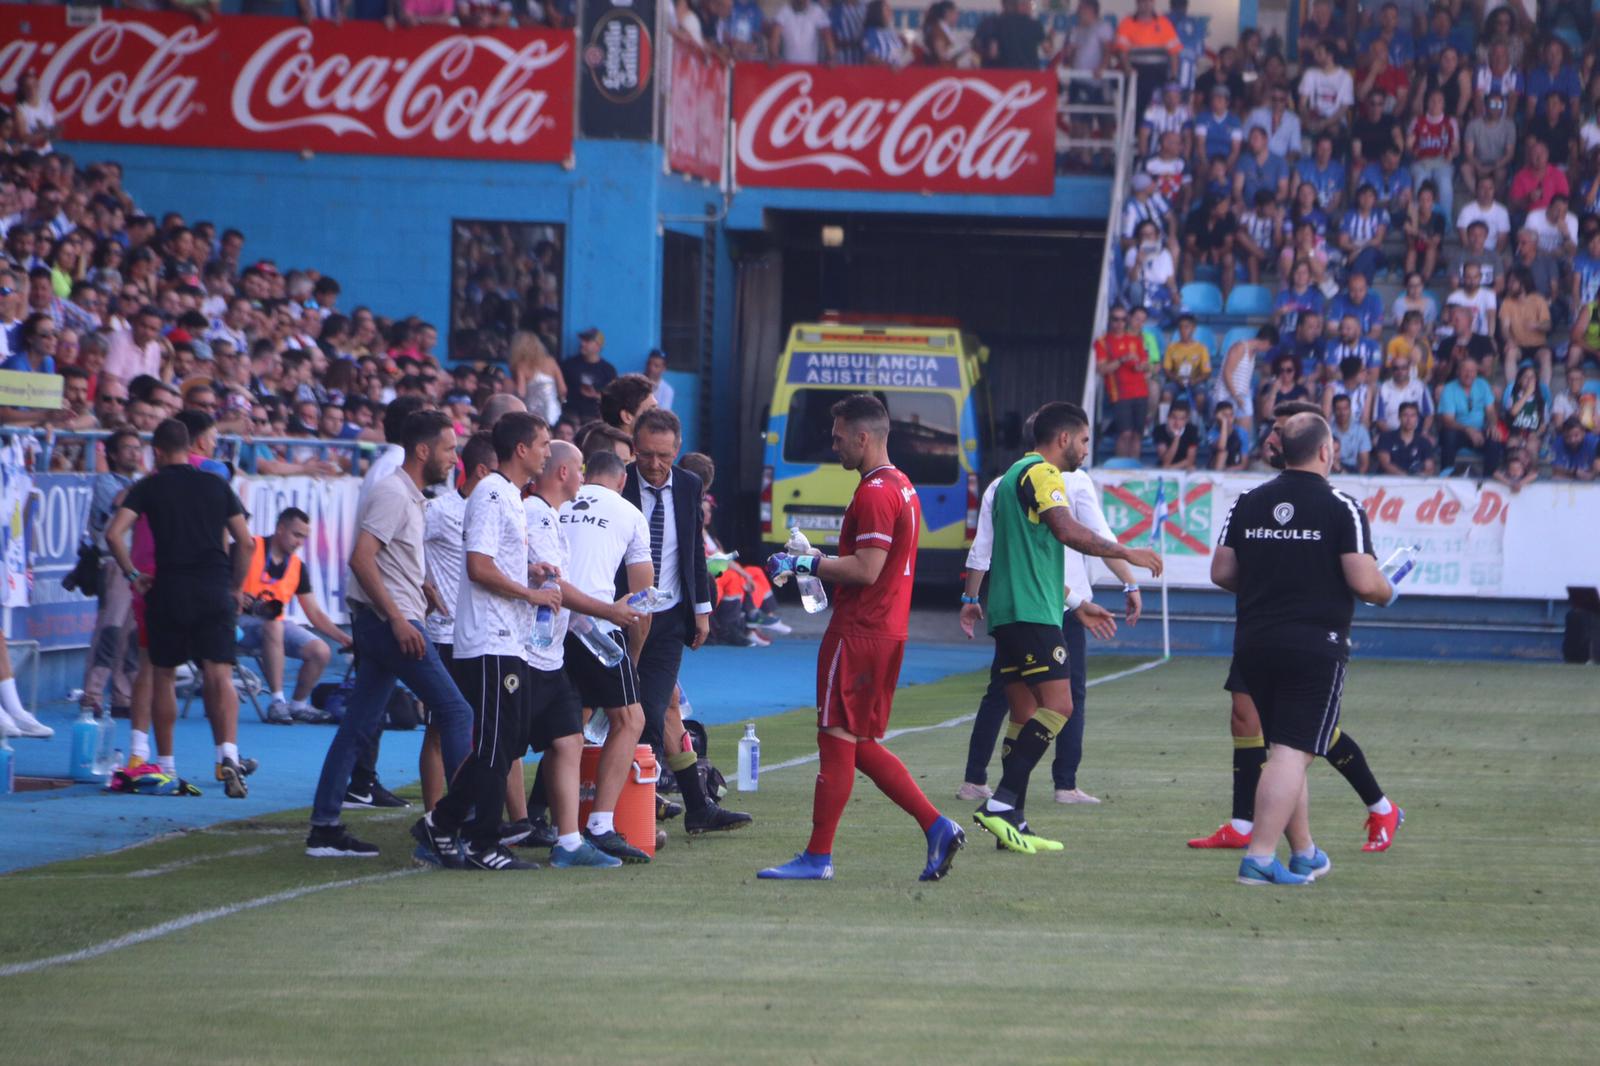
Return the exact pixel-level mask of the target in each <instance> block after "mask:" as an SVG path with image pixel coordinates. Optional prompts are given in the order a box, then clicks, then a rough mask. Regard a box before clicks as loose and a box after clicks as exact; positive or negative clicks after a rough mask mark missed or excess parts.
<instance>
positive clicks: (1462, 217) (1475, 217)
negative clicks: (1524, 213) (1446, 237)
mask: <svg viewBox="0 0 1600 1066" xmlns="http://www.w3.org/2000/svg"><path fill="white" fill-rule="evenodd" d="M1494 191H1495V179H1494V178H1492V177H1489V176H1488V175H1480V176H1479V177H1478V195H1477V197H1476V199H1474V200H1473V201H1472V202H1471V203H1470V204H1467V205H1466V206H1465V207H1463V208H1462V209H1461V212H1460V214H1458V215H1456V234H1457V236H1458V237H1460V239H1461V242H1462V243H1463V244H1465V243H1466V242H1467V231H1468V230H1469V229H1471V228H1472V224H1473V223H1474V222H1481V223H1483V225H1484V226H1485V228H1486V229H1487V230H1488V238H1487V240H1486V242H1485V243H1486V246H1487V247H1488V248H1490V249H1492V250H1494V251H1496V252H1499V251H1503V250H1504V249H1505V246H1506V238H1507V237H1509V236H1510V235H1511V213H1510V212H1509V211H1507V210H1506V207H1505V205H1504V204H1502V203H1500V202H1499V201H1497V200H1496V199H1495V198H1494Z"/></svg>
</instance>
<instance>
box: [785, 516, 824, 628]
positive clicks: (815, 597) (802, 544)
mask: <svg viewBox="0 0 1600 1066" xmlns="http://www.w3.org/2000/svg"><path fill="white" fill-rule="evenodd" d="M783 547H784V550H785V551H787V552H789V553H790V554H791V555H810V554H811V542H810V541H809V540H807V539H806V535H805V534H804V533H802V532H800V527H799V526H790V527H789V542H788V543H787V544H785V545H784V546H783ZM795 587H796V588H798V589H799V590H800V606H801V607H804V608H805V611H806V614H816V613H817V612H818V611H825V610H827V609H828V590H827V589H825V588H823V586H822V579H821V578H820V577H818V576H817V575H816V574H796V575H795Z"/></svg>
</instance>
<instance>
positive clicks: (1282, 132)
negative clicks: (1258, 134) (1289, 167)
mask: <svg viewBox="0 0 1600 1066" xmlns="http://www.w3.org/2000/svg"><path fill="white" fill-rule="evenodd" d="M1245 129H1246V130H1247V131H1252V130H1261V131H1262V132H1264V133H1265V134H1266V135H1267V150H1268V151H1270V152H1271V153H1272V154H1273V155H1275V156H1278V157H1279V158H1281V159H1285V160H1289V161H1291V162H1292V161H1293V160H1295V159H1298V158H1299V156H1300V139H1301V136H1302V134H1301V131H1300V116H1299V115H1297V114H1295V113H1294V111H1293V110H1292V109H1291V108H1290V106H1289V90H1288V89H1286V88H1282V87H1278V88H1274V89H1272V90H1271V91H1270V92H1269V93H1268V94H1267V103H1265V104H1263V105H1262V106H1260V107H1258V108H1256V109H1255V110H1254V111H1252V112H1250V117H1249V118H1248V119H1246V120H1245Z"/></svg>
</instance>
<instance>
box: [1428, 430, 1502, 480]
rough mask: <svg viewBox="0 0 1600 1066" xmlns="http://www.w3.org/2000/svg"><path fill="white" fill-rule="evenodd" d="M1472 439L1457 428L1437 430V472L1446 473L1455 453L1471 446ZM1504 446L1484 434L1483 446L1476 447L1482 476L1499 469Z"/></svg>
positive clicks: (1454, 462)
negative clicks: (1481, 465) (1481, 460)
mask: <svg viewBox="0 0 1600 1066" xmlns="http://www.w3.org/2000/svg"><path fill="white" fill-rule="evenodd" d="M1471 447H1472V441H1471V440H1470V439H1468V437H1467V435H1466V434H1465V433H1463V432H1461V431H1460V430H1459V429H1441V430H1439V473H1440V474H1445V475H1448V474H1449V473H1450V469H1451V467H1453V466H1455V465H1456V453H1457V452H1459V451H1461V450H1462V449H1463V448H1471ZM1505 449H1506V446H1505V445H1504V444H1501V443H1500V442H1499V441H1497V440H1495V439H1494V437H1493V436H1491V435H1490V434H1487V433H1486V434H1484V439H1483V447H1481V448H1478V449H1476V450H1477V452H1478V454H1479V455H1481V456H1483V476H1484V477H1488V476H1489V475H1491V474H1493V473H1494V472H1495V471H1496V470H1499V469H1500V457H1501V455H1503V454H1504V453H1505Z"/></svg>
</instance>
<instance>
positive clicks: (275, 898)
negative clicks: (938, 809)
mask: <svg viewBox="0 0 1600 1066" xmlns="http://www.w3.org/2000/svg"><path fill="white" fill-rule="evenodd" d="M421 872H422V871H421V869H420V868H413V869H409V870H391V871H389V872H388V873H385V874H373V875H371V876H369V877H352V878H349V879H348V880H345V881H328V882H325V883H323V884H320V885H303V886H301V887H300V888H291V889H288V890H286V891H283V892H274V893H273V894H272V895H270V896H260V897H258V898H256V899H247V900H244V901H243V902H241V903H229V904H227V905H226V906H223V907H212V908H211V909H210V910H204V911H195V912H194V913H193V914H185V915H184V916H183V917H181V918H174V919H172V920H171V921H169V922H162V923H161V924H160V925H152V926H150V928H148V929H140V930H139V931H137V932H134V933H125V934H123V935H122V936H119V937H113V938H112V939H110V940H103V941H101V942H100V943H98V944H95V945H92V946H90V947H86V948H82V949H81V950H78V951H69V952H67V953H66V954H64V955H51V956H49V957H48V958H43V959H33V960H31V961H29V962H13V963H10V964H8V965H5V966H0V977H16V976H19V975H21V974H25V973H37V972H38V971H40V970H48V969H50V968H51V967H54V966H65V965H66V964H67V963H70V962H84V961H86V960H88V959H97V958H99V957H100V956H102V955H109V954H111V953H112V952H113V951H121V950H122V949H123V948H131V947H133V946H135V945H137V944H144V943H148V942H149V941H151V940H159V939H161V938H162V937H164V936H171V935H172V934H173V933H177V932H181V931H182V930H184V929H188V928H190V927H191V926H196V925H203V924H205V923H206V922H214V921H216V920H217V919H218V918H228V917H231V916H232V915H235V914H240V913H242V912H244V911H251V910H255V909H256V908H257V907H266V906H269V905H270V904H273V903H287V902H289V901H290V900H294V899H299V898H300V897H302V896H309V895H311V894H313V893H315V892H324V891H327V890H328V889H330V888H353V887H355V886H356V885H373V884H377V883H378V882H380V881H390V880H393V879H394V878H396V877H406V876H408V875H410V874H415V873H421Z"/></svg>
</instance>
